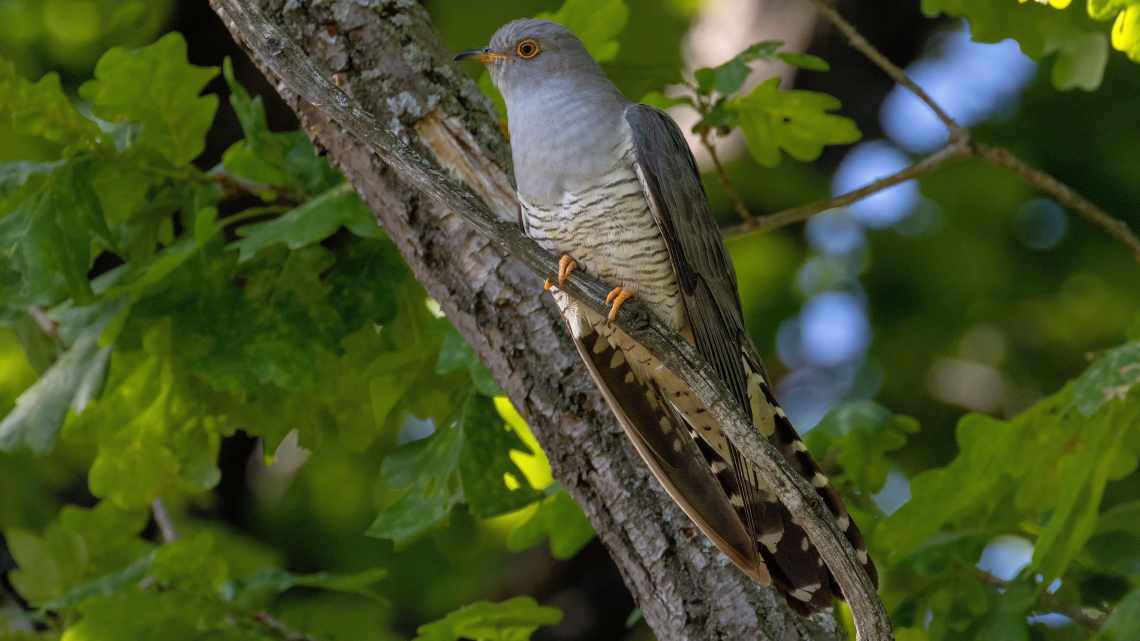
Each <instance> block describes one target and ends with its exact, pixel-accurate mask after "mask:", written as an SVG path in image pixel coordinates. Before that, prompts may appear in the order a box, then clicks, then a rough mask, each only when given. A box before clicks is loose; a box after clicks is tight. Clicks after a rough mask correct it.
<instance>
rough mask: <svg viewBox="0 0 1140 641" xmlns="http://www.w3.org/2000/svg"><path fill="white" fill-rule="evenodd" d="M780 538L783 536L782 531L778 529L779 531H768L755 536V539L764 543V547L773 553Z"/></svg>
mask: <svg viewBox="0 0 1140 641" xmlns="http://www.w3.org/2000/svg"><path fill="white" fill-rule="evenodd" d="M782 538H784V531H783V530H780V531H779V532H769V533H768V534H762V535H760V536H758V537H756V540H757V541H759V542H760V543H762V544H764V547H766V548H768V551H769V552H771V553H772V554H775V553H776V547H777V546H778V545H779V544H780V539H782Z"/></svg>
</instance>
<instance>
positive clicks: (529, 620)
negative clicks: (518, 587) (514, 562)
mask: <svg viewBox="0 0 1140 641" xmlns="http://www.w3.org/2000/svg"><path fill="white" fill-rule="evenodd" d="M561 620H562V612H561V611H559V610H558V609H557V608H549V607H544V606H540V605H538V603H537V602H536V601H535V600H534V599H532V598H530V597H515V598H513V599H508V600H507V601H501V602H499V603H491V602H489V601H479V602H477V603H472V604H470V605H466V606H463V607H462V608H460V609H458V610H456V611H454V612H452V613H450V614H448V615H447V616H446V617H444V618H442V619H440V620H439V621H435V622H434V623H428V624H425V625H421V626H420V627H419V628H418V629H417V630H416V635H417V636H416V638H415V641H459V640H460V639H470V640H471V641H527V639H530V636H531V635H532V634H534V631H535V630H537V629H538V628H539V627H541V626H544V625H556V624H557V623H559V622H560V621H561Z"/></svg>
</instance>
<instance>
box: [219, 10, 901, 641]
mask: <svg viewBox="0 0 1140 641" xmlns="http://www.w3.org/2000/svg"><path fill="white" fill-rule="evenodd" d="M211 5H212V6H213V7H214V11H215V12H216V13H218V15H219V16H220V17H221V18H222V20H223V22H225V23H226V24H227V26H228V27H229V29H230V31H231V32H233V33H238V34H243V35H244V36H245V46H246V47H247V48H248V50H249V51H250V53H251V55H252V57H253V58H254V59H255V60H256V62H257V63H258V65H259V66H260V67H261V68H262V70H263V71H265V72H266V73H267V74H268V75H269V76H270V78H271V80H273V81H274V82H275V83H276V85H277V86H278V87H281V88H283V89H284V90H287V91H288V92H290V93H292V94H295V95H296V96H297V97H298V98H299V99H300V100H302V101H304V102H306V103H308V104H309V105H312V106H313V107H315V108H317V109H320V110H321V112H322V115H323V116H324V117H327V118H329V119H332V120H335V121H336V122H337V123H339V125H340V126H341V127H342V128H343V129H344V130H345V131H346V132H349V133H351V134H352V135H353V136H355V137H356V138H357V139H358V140H360V141H361V142H362V143H363V144H365V145H367V146H368V147H369V148H370V149H371V150H372V152H373V153H374V154H375V155H376V156H377V157H378V158H379V159H380V160H382V161H383V162H384V163H386V164H387V165H388V166H389V167H390V168H391V169H392V171H393V173H395V174H396V175H398V176H399V177H400V178H401V179H402V180H403V181H404V183H405V184H407V185H408V186H409V187H412V188H415V189H418V190H419V191H420V192H421V193H422V194H423V195H424V196H425V197H427V198H428V199H430V200H432V201H434V202H435V203H437V204H438V205H440V206H442V207H444V208H446V209H448V210H450V211H452V212H455V214H456V215H458V216H460V217H461V218H463V220H465V221H466V222H467V223H468V224H470V225H471V226H472V227H473V228H474V229H475V230H476V231H477V232H478V233H480V234H482V235H483V236H484V237H485V238H486V239H487V240H488V241H489V242H490V243H491V245H492V246H493V247H495V248H496V249H497V250H498V251H500V252H502V253H503V254H504V255H510V256H512V257H513V258H514V259H515V260H517V261H518V262H519V263H521V264H522V265H524V266H526V267H527V268H528V269H529V270H531V271H532V272H533V273H534V274H535V275H536V276H537V278H538V280H541V279H542V278H550V279H554V278H556V277H557V274H555V273H554V272H555V269H554V268H555V266H556V265H557V260H556V259H555V258H554V256H553V255H551V254H550V253H549V252H547V251H546V250H544V249H542V248H541V247H539V245H538V244H537V243H536V242H535V241H534V240H533V239H531V238H528V237H526V236H524V235H523V234H522V232H521V230H520V229H519V226H518V225H517V224H515V223H513V222H508V221H509V220H510V219H512V218H514V216H515V215H516V214H515V212H514V211H509V212H498V213H496V212H494V211H492V210H491V208H490V207H488V205H487V203H486V202H485V201H484V200H483V199H482V198H480V196H479V195H477V194H476V193H475V192H474V191H473V190H472V189H471V188H470V186H468V185H467V184H465V183H461V182H459V181H457V180H455V179H454V178H453V177H452V176H451V174H449V173H448V172H447V171H446V170H444V169H442V168H441V167H439V166H438V165H437V164H436V163H434V162H433V161H431V160H428V159H427V158H425V157H424V156H423V154H422V153H421V152H420V151H419V149H418V148H417V147H415V146H414V145H413V144H410V143H408V142H405V141H403V140H401V139H400V138H399V137H397V135H396V134H395V133H394V132H393V131H392V130H391V129H390V128H389V127H388V126H387V124H386V122H381V121H380V120H379V119H377V118H376V117H374V116H373V115H372V114H370V113H369V112H367V111H365V110H364V109H363V107H361V105H360V104H359V103H358V102H357V101H356V100H355V99H353V98H352V97H350V96H348V95H347V94H345V93H344V92H343V91H341V90H340V88H339V87H337V86H336V85H335V84H334V83H333V82H332V81H331V80H330V79H329V78H328V77H326V75H325V74H324V73H322V72H321V70H320V69H319V68H318V67H317V66H316V65H315V64H314V62H313V60H312V59H311V58H310V57H309V56H308V55H307V54H306V53H305V52H304V51H303V50H302V49H301V48H300V47H298V46H297V45H296V44H295V43H294V42H292V41H291V39H290V38H289V36H287V35H286V34H285V33H284V32H283V31H282V30H281V29H280V28H279V27H278V26H277V25H275V24H273V22H272V21H270V20H269V19H268V18H267V17H266V16H265V14H264V13H263V12H262V10H261V9H260V8H258V6H257V3H252V2H246V1H244V0H211ZM562 289H563V291H565V292H566V293H567V294H569V295H570V296H572V297H574V298H575V299H576V300H577V301H579V303H580V304H582V305H585V306H586V307H587V308H588V309H590V310H592V311H594V312H595V313H598V314H604V313H607V309H608V308H607V306H606V304H605V297H606V294H607V293H609V290H610V288H609V287H606V286H605V285H603V284H602V283H601V282H600V281H599V280H598V279H597V278H595V277H593V276H592V275H590V274H588V273H586V272H581V273H577V274H575V276H574V278H571V279H570V280H569V281H567V282H566V284H565V286H564V287H563V288H562ZM627 307H628V309H627ZM615 325H616V326H617V327H618V328H619V329H621V330H623V331H624V332H625V333H626V334H628V335H629V336H630V337H631V338H632V339H633V340H635V341H637V342H638V343H639V344H641V345H643V346H644V347H645V348H646V349H647V350H648V351H649V352H650V353H651V354H652V355H653V356H655V357H656V358H658V359H660V360H661V362H662V363H663V364H664V365H665V367H667V368H668V369H669V370H670V371H671V372H674V373H675V374H676V375H677V376H678V377H679V378H680V379H681V380H683V381H685V382H686V383H687V384H688V385H689V387H690V389H692V391H693V394H694V396H695V397H696V398H697V400H699V401H700V402H701V403H702V404H703V405H705V407H707V408H708V409H709V413H710V415H711V416H712V417H713V418H714V419H715V420H717V421H718V423H719V424H720V425H721V426H722V428H723V429H724V431H725V433H726V435H727V436H728V437H729V439H730V440H731V441H732V442H733V443H734V444H735V445H736V446H737V447H738V448H739V449H740V452H741V454H742V455H743V457H744V458H745V460H747V461H748V462H749V463H752V464H753V465H754V466H755V469H756V471H757V473H758V474H759V476H760V477H761V479H762V480H763V481H764V483H765V484H766V485H767V486H768V487H769V488H771V490H772V491H773V493H774V494H775V495H776V496H777V498H778V499H779V500H780V501H781V502H782V503H783V504H784V505H785V506H786V507H787V509H788V511H789V512H790V513H792V514H795V515H797V517H798V523H799V524H800V526H801V527H802V528H803V529H804V531H805V532H806V533H807V535H808V538H809V539H810V540H811V542H812V543H813V544H814V545H815V547H816V550H817V551H818V552H819V554H820V557H821V558H822V559H823V560H824V562H825V563H826V564H827V566H828V568H829V569H830V570H831V572H832V575H833V576H834V577H835V579H836V581H837V583H838V584H839V586H840V588H841V590H842V592H843V595H844V596H845V597H846V598H847V601H848V604H849V605H850V607H851V611H852V615H853V618H854V620H855V625H856V630H857V634H858V637H859V639H860V640H861V641H887V640H889V639H891V638H892V635H891V624H890V620H889V619H888V617H887V613H886V609H885V608H884V607H883V603H882V601H881V600H880V599H879V597H878V594H877V592H876V590H875V586H874V584H873V583H872V582H871V578H870V576H869V575H868V574H867V571H866V570H865V569H864V568H863V565H862V564H861V563H860V562H859V561H858V560H857V558H856V555H855V549H854V548H853V547H852V546H851V544H850V543H849V542H848V540H847V537H846V536H845V535H844V534H843V533H842V532H840V530H839V526H838V524H837V522H836V519H835V518H834V517H833V516H832V514H831V512H830V510H829V509H828V508H827V506H825V505H824V503H823V501H822V499H821V498H820V496H819V494H818V493H817V492H816V490H815V488H813V487H812V486H811V485H810V484H808V482H807V480H806V479H805V478H804V477H803V475H801V474H800V473H799V471H798V470H796V469H795V468H793V467H792V465H791V464H790V463H789V462H788V460H787V459H785V458H784V456H783V455H782V454H781V453H780V452H779V450H777V449H776V448H775V446H774V445H773V444H772V443H771V442H770V441H769V440H768V439H767V438H765V437H764V436H763V435H761V433H760V432H759V431H758V430H756V429H755V428H754V427H753V425H752V422H751V420H750V419H748V418H747V416H746V415H745V414H744V411H743V408H742V407H741V406H740V403H739V402H738V401H737V400H736V397H735V396H733V394H732V393H731V392H730V391H729V390H728V388H727V386H726V385H725V383H724V381H723V380H722V379H721V378H720V376H719V375H718V374H717V373H716V371H715V370H714V369H713V368H712V366H711V365H709V363H708V362H707V361H706V360H705V359H704V357H703V356H701V354H700V353H699V352H698V351H697V350H696V347H695V346H694V345H693V344H691V343H689V342H688V341H686V340H685V339H684V338H682V337H681V336H679V335H678V334H677V333H676V332H675V331H673V329H672V328H670V327H668V326H666V325H664V324H663V323H661V322H660V321H659V320H657V319H656V318H655V317H654V316H653V314H651V313H650V312H649V311H648V310H647V309H646V308H645V307H644V305H642V304H640V303H637V302H636V301H630V302H629V303H626V307H622V313H621V314H620V315H619V316H618V317H617V320H616V321H615Z"/></svg>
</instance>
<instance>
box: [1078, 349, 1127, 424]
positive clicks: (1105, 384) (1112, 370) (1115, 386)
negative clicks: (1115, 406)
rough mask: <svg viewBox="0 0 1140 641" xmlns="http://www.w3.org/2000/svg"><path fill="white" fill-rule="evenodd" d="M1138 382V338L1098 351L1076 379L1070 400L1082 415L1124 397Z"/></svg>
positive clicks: (1098, 409) (1090, 414) (1086, 414)
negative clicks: (1099, 352) (1113, 347)
mask: <svg viewBox="0 0 1140 641" xmlns="http://www.w3.org/2000/svg"><path fill="white" fill-rule="evenodd" d="M1137 385H1140V341H1136V342H1132V343H1128V344H1126V345H1122V346H1121V347H1117V348H1115V349H1111V350H1109V351H1108V352H1105V353H1104V354H1102V355H1101V356H1100V357H1099V358H1097V359H1096V361H1094V362H1093V364H1092V365H1090V366H1089V368H1088V369H1087V370H1085V372H1084V373H1083V374H1081V376H1080V377H1079V378H1078V379H1077V382H1076V387H1075V388H1074V389H1073V402H1074V403H1076V405H1077V408H1078V409H1079V410H1080V412H1081V413H1082V414H1084V415H1085V416H1092V415H1093V414H1095V413H1097V412H1098V411H1100V409H1101V408H1103V407H1104V406H1105V405H1106V404H1108V403H1111V402H1113V401H1119V400H1123V399H1124V398H1126V397H1127V396H1128V395H1129V394H1130V393H1131V392H1132V390H1133V389H1135V388H1136V386H1137Z"/></svg>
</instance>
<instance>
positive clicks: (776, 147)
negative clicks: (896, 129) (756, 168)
mask: <svg viewBox="0 0 1140 641" xmlns="http://www.w3.org/2000/svg"><path fill="white" fill-rule="evenodd" d="M840 106H841V105H840V103H839V100H837V99H835V98H833V97H831V96H829V95H827V94H823V93H817V92H814V91H802V90H798V89H793V90H786V91H785V90H781V89H780V79H779V78H771V79H769V80H767V81H766V82H764V83H762V84H760V85H759V86H757V87H756V88H755V89H754V90H753V91H752V92H751V93H749V94H748V95H747V96H744V97H741V98H732V99H730V100H729V101H728V103H727V108H728V109H729V110H730V111H732V112H735V114H736V116H737V118H738V119H739V123H740V129H741V131H742V132H743V133H744V141H745V143H746V144H747V145H748V151H749V152H750V153H751V154H752V157H753V158H754V159H755V160H756V162H758V163H760V164H761V165H764V166H766V167H774V166H775V165H777V164H779V162H780V150H781V149H782V150H784V151H785V152H786V153H787V154H788V155H790V156H791V157H792V158H795V159H796V160H799V161H803V162H807V161H812V160H815V159H816V158H818V157H819V155H820V153H822V152H823V147H824V145H842V144H849V143H853V142H855V141H857V140H859V138H860V136H861V135H862V134H861V133H860V132H859V128H858V127H856V126H855V123H854V121H852V120H851V119H849V118H845V117H843V116H837V115H834V114H831V113H828V112H829V111H833V110H835V109H839V108H840Z"/></svg>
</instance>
